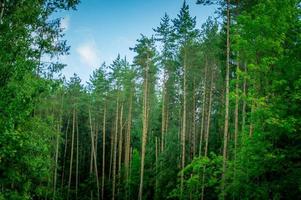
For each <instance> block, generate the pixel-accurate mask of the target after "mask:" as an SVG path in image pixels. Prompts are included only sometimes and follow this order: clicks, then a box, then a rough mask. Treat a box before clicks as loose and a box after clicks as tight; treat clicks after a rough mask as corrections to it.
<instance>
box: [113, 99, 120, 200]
mask: <svg viewBox="0 0 301 200" xmlns="http://www.w3.org/2000/svg"><path fill="white" fill-rule="evenodd" d="M118 115H119V97H117V106H116V121H115V135H114V149H113V151H114V152H113V181H112V200H114V199H115V187H116V165H117V163H116V160H117V142H118Z"/></svg>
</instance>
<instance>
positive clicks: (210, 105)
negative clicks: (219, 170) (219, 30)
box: [201, 69, 214, 200]
mask: <svg viewBox="0 0 301 200" xmlns="http://www.w3.org/2000/svg"><path fill="white" fill-rule="evenodd" d="M213 74H214V71H213V69H212V70H211V80H210V92H209V105H208V117H207V125H206V133H205V151H204V156H205V157H207V156H208V144H209V134H210V122H211V109H212V93H213V87H214V84H213ZM205 171H206V166H204V167H203V178H202V196H201V200H203V199H204V191H205V185H204V182H205Z"/></svg>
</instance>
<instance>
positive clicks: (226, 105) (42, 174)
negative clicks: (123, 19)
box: [0, 0, 301, 200]
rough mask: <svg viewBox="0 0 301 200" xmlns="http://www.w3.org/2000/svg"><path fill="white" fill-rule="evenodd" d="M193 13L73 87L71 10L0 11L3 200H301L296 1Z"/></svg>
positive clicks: (39, 1)
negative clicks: (64, 18) (67, 15)
mask: <svg viewBox="0 0 301 200" xmlns="http://www.w3.org/2000/svg"><path fill="white" fill-rule="evenodd" d="M193 3H194V5H195V6H196V7H197V8H198V7H202V6H210V5H215V6H216V7H217V10H216V13H217V17H213V16H212V17H209V18H208V19H207V21H206V22H205V23H204V24H203V25H202V27H201V28H197V27H196V23H197V21H196V17H194V16H192V15H191V12H190V8H189V5H188V4H187V2H186V1H182V7H181V8H180V9H179V11H178V14H177V16H176V17H175V18H172V17H170V15H169V14H168V13H165V14H164V13H162V17H161V19H160V18H158V26H157V27H150V28H153V35H152V36H146V35H144V34H143V33H142V34H141V36H140V38H137V41H136V44H135V45H134V46H131V47H129V48H130V50H131V51H132V52H134V53H135V57H134V59H133V62H130V61H129V60H128V59H127V58H126V57H125V56H124V55H118V56H117V57H116V58H115V59H114V61H113V62H112V63H103V64H102V65H101V66H97V69H96V70H95V71H94V72H93V74H91V76H90V80H89V82H88V83H83V82H82V81H81V79H80V77H79V75H77V74H74V76H73V77H71V78H70V79H66V78H64V77H63V76H59V75H58V74H60V72H61V70H62V69H63V68H64V66H65V64H64V63H62V62H60V61H59V60H58V61H52V59H49V62H48V61H47V62H46V61H44V60H45V59H42V58H45V57H48V58H56V57H59V56H61V55H68V52H69V49H70V46H69V45H68V41H65V39H64V33H63V31H62V28H61V26H60V24H61V18H59V17H57V18H56V17H53V16H55V14H56V13H59V12H62V11H64V12H69V11H71V10H76V9H77V5H78V4H80V0H0V200H31V199H33V200H42V199H43V200H47V199H49V200H50V199H52V200H63V199H66V200H73V199H74V200H105V199H112V200H115V199H116V200H121V199H125V200H134V199H138V200H146V199H154V200H164V199H171V200H177V199H179V200H186V199H187V200H197V199H200V200H211V199H212V200H213V199H220V200H225V199H232V200H239V199H246V200H247V199H250V200H252V199H271V200H282V199H289V200H293V199H300V198H301V2H300V0H198V1H197V0H194V2H193ZM75 12H76V11H75ZM137 31H139V30H137Z"/></svg>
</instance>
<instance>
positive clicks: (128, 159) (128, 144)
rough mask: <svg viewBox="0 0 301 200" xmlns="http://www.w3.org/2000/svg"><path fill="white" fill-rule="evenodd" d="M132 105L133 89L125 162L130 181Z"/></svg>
mask: <svg viewBox="0 0 301 200" xmlns="http://www.w3.org/2000/svg"><path fill="white" fill-rule="evenodd" d="M132 104H133V91H132V89H131V94H130V102H129V111H128V122H127V133H126V147H125V160H124V165H125V177H126V180H128V177H129V162H130V147H131V126H132Z"/></svg>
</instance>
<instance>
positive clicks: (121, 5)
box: [60, 0, 215, 83]
mask: <svg viewBox="0 0 301 200" xmlns="http://www.w3.org/2000/svg"><path fill="white" fill-rule="evenodd" d="M186 2H187V3H188V5H189V6H190V11H191V15H192V16H196V17H197V28H200V27H201V25H202V23H204V22H205V20H206V19H207V18H208V17H209V16H211V15H213V14H214V9H215V7H212V6H211V7H208V6H201V5H196V4H195V2H196V0H187V1H186ZM182 4H183V0H82V2H81V3H80V4H79V5H78V6H77V10H76V11H68V12H64V13H60V15H61V16H62V22H61V26H62V27H63V28H64V33H65V36H64V39H66V40H67V43H68V45H70V46H71V49H70V54H69V55H66V56H62V57H61V58H60V61H61V62H62V63H64V64H66V65H67V66H66V67H65V68H64V69H63V70H62V74H63V75H65V76H66V78H67V79H69V78H70V77H71V76H73V74H74V73H76V74H77V75H78V76H79V77H80V78H81V79H82V82H83V83H85V82H87V81H88V80H89V77H90V75H91V74H92V72H93V71H94V70H95V69H97V68H98V67H99V66H100V65H101V64H102V63H103V62H106V64H111V62H112V61H113V60H114V59H115V58H116V57H117V55H118V54H120V55H121V56H122V57H124V56H126V57H127V59H128V60H129V61H130V62H131V61H132V59H133V57H134V56H135V54H134V52H132V51H130V50H129V47H134V46H135V44H136V40H137V39H138V38H140V34H144V35H146V36H151V35H152V34H153V33H154V32H153V28H156V27H157V26H158V25H159V23H160V21H161V17H163V16H164V14H165V13H167V14H168V15H169V16H170V17H171V18H175V17H176V16H177V14H178V13H179V10H180V8H181V6H182Z"/></svg>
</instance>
